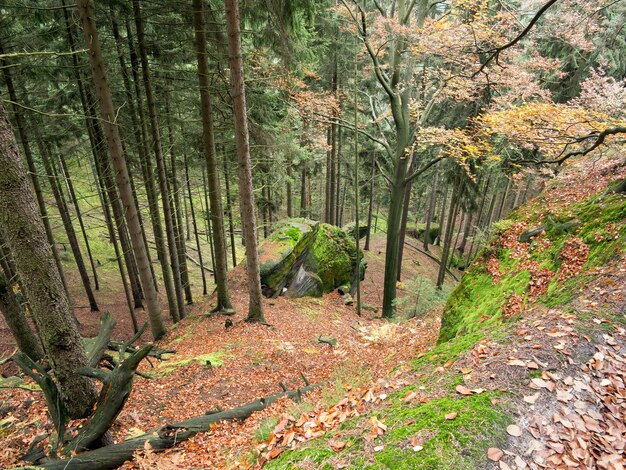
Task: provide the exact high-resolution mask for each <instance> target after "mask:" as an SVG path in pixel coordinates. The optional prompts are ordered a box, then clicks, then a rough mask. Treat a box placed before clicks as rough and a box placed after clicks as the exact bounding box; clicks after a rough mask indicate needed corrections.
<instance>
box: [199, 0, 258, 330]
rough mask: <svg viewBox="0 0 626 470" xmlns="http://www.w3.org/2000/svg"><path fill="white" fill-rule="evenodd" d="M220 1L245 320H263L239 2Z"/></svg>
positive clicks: (234, 0)
mask: <svg viewBox="0 0 626 470" xmlns="http://www.w3.org/2000/svg"><path fill="white" fill-rule="evenodd" d="M196 1H197V0H196ZM224 4H225V6H226V27H227V31H228V56H229V64H230V78H231V88H232V91H231V96H232V99H233V111H234V115H235V143H236V144H237V156H238V159H239V199H240V206H241V222H242V224H243V227H244V237H245V243H246V267H247V268H248V292H249V294H250V302H249V306H248V315H247V317H246V320H247V321H253V322H261V323H265V317H264V315H263V294H262V292H261V276H260V270H259V252H258V248H257V239H256V236H255V235H256V218H255V215H254V193H253V188H252V168H251V166H252V165H251V163H250V142H249V136H248V117H247V110H246V89H245V83H244V75H243V58H242V56H241V33H240V30H239V21H240V20H239V2H238V0H224Z"/></svg>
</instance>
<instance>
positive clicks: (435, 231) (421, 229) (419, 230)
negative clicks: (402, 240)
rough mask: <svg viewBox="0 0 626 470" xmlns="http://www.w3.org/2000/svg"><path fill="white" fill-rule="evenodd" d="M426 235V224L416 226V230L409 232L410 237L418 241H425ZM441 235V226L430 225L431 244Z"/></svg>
mask: <svg viewBox="0 0 626 470" xmlns="http://www.w3.org/2000/svg"><path fill="white" fill-rule="evenodd" d="M425 233H426V224H416V225H415V227H414V228H412V229H410V230H409V235H411V236H412V237H413V238H417V239H418V240H422V241H424V234H425ZM437 235H439V224H430V238H429V240H428V241H429V242H432V241H433V240H434V239H435V238H437Z"/></svg>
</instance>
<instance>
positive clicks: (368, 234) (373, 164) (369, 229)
mask: <svg viewBox="0 0 626 470" xmlns="http://www.w3.org/2000/svg"><path fill="white" fill-rule="evenodd" d="M370 165H371V167H372V173H371V174H370V202H369V208H368V209H367V232H366V234H365V246H364V247H363V249H364V250H365V251H369V249H370V239H371V238H372V214H373V209H374V178H375V177H376V152H374V151H372V160H371V162H370ZM337 186H339V185H337ZM337 220H339V217H337Z"/></svg>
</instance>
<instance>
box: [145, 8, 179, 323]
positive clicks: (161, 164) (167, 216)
mask: <svg viewBox="0 0 626 470" xmlns="http://www.w3.org/2000/svg"><path fill="white" fill-rule="evenodd" d="M133 13H134V16H135V28H136V31H137V48H138V50H139V59H140V62H141V72H142V76H143V85H144V93H145V95H146V105H147V107H148V118H149V122H150V131H151V133H152V144H153V149H154V156H155V160H156V165H157V179H158V181H159V189H160V191H161V203H162V204H163V218H164V221H165V233H166V236H167V248H168V250H169V254H170V260H171V263H172V279H173V281H174V293H175V294H176V310H175V311H174V312H170V313H172V319H173V320H174V322H177V321H178V320H180V319H182V318H184V317H185V304H184V301H183V290H182V285H181V282H180V263H179V261H178V249H177V246H176V235H175V233H174V220H173V215H172V206H171V205H170V196H169V188H168V186H167V172H166V167H165V160H164V158H163V147H162V145H161V136H160V134H159V122H158V119H157V113H156V103H155V100H154V93H153V91H152V80H151V77H150V69H149V65H148V51H147V49H146V40H145V35H144V31H143V18H142V16H141V7H140V4H139V0H133Z"/></svg>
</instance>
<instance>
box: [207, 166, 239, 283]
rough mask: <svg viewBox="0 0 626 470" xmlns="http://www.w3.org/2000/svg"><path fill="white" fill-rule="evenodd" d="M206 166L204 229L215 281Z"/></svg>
mask: <svg viewBox="0 0 626 470" xmlns="http://www.w3.org/2000/svg"><path fill="white" fill-rule="evenodd" d="M205 164H206V162H205ZM205 164H203V165H202V188H203V192H204V205H205V207H206V209H205V211H204V227H205V230H206V241H207V243H208V244H209V251H210V253H211V267H212V268H213V280H215V253H214V250H213V232H212V231H211V206H210V205H209V193H208V191H207V182H206V170H205V168H204V165H205ZM226 181H228V177H226ZM226 186H228V183H226ZM226 194H227V196H228V191H226ZM231 234H232V225H231Z"/></svg>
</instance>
